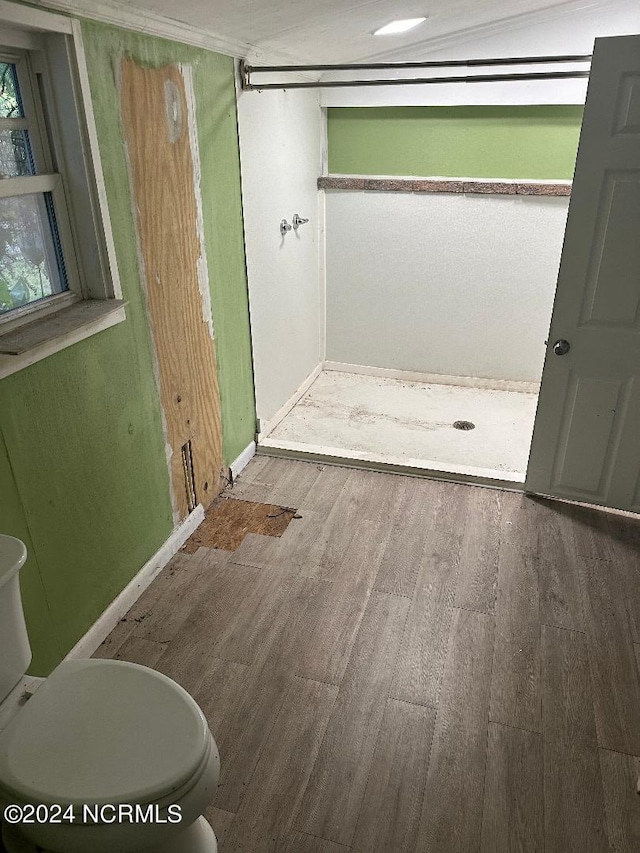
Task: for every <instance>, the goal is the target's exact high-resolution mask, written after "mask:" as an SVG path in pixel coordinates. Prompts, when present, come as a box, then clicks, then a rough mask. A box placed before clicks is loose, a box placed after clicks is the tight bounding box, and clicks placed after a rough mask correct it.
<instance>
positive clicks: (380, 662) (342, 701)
mask: <svg viewBox="0 0 640 853" xmlns="http://www.w3.org/2000/svg"><path fill="white" fill-rule="evenodd" d="M407 609H408V601H407V600H406V599H405V598H402V597H401V596H392V595H386V594H383V593H375V592H374V593H372V595H371V598H370V599H369V605H368V607H367V612H366V614H365V617H364V619H363V621H362V624H361V627H360V631H359V632H358V637H357V639H356V643H355V645H354V648H353V652H352V655H351V659H350V661H349V666H348V667H347V670H346V672H345V675H344V678H343V681H342V685H341V687H340V692H339V693H338V698H337V700H336V704H335V707H334V709H333V712H332V714H331V719H330V721H329V725H328V727H327V732H326V735H325V738H324V741H323V743H322V748H321V749H320V752H319V754H318V759H317V761H316V764H315V767H314V769H313V774H312V776H311V779H310V780H309V785H308V787H307V790H306V792H305V795H304V799H303V801H302V805H301V807H300V813H299V815H298V817H297V820H296V826H297V828H298V829H300V830H302V831H303V832H308V833H309V834H310V835H317V836H320V837H321V838H326V839H327V840H328V841H336V842H337V843H339V844H346V845H349V844H350V843H351V840H352V838H353V834H354V832H355V828H356V823H357V819H358V812H359V810H360V803H361V801H362V797H363V794H364V791H365V786H366V784H367V776H368V774H369V766H370V764H371V760H372V757H373V751H374V748H375V744H376V739H377V737H378V730H379V728H380V723H381V721H382V715H383V713H384V708H385V704H386V699H387V695H388V691H389V685H390V683H391V676H392V675H393V667H394V662H395V658H396V653H397V649H398V640H399V637H400V634H401V632H402V626H403V624H404V620H405V618H406V615H407Z"/></svg>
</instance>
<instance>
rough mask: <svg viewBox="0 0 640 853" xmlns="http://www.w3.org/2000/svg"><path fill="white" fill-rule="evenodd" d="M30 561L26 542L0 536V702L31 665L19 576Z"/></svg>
mask: <svg viewBox="0 0 640 853" xmlns="http://www.w3.org/2000/svg"><path fill="white" fill-rule="evenodd" d="M26 559H27V548H26V546H25V544H24V542H21V541H20V540H19V539H15V538H14V537H13V536H4V535H2V534H0V702H2V701H3V699H5V698H6V697H7V696H8V695H9V693H10V692H11V691H12V690H13V688H14V687H15V686H16V684H17V683H18V682H19V681H20V679H21V678H22V676H23V675H24V674H25V672H26V671H27V667H28V666H29V664H30V663H31V647H30V646H29V637H28V636H27V626H26V625H25V622H24V613H23V611H22V599H21V597H20V585H19V582H18V573H19V571H20V569H21V568H22V566H23V565H24V561H25V560H26Z"/></svg>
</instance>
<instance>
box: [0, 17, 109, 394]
mask: <svg viewBox="0 0 640 853" xmlns="http://www.w3.org/2000/svg"><path fill="white" fill-rule="evenodd" d="M123 319H125V316H124V307H123V303H122V301H121V300H120V289H119V282H118V278H117V267H116V263H115V253H114V249H113V240H112V237H111V230H110V224H109V218H108V209H107V205H106V195H105V191H104V181H103V178H102V173H101V169H100V161H99V154H98V146H97V139H96V133H95V127H94V123H93V112H92V107H91V99H90V94H89V86H88V78H87V74H86V68H85V66H84V54H83V50H82V36H81V30H80V25H79V24H78V22H76V21H72V20H70V19H69V18H64V17H61V16H58V15H53V14H50V13H47V12H42V11H40V10H36V9H32V8H29V7H21V6H16V5H15V4H13V3H7V2H5V0H0V377H2V376H4V375H7V374H8V373H12V372H15V370H16V369H21V367H24V366H26V365H27V364H31V363H33V362H34V361H37V360H39V359H40V358H44V357H46V356H47V355H49V354H51V353H52V352H56V351H57V350H58V349H61V348H63V347H64V346H69V345H71V344H72V343H75V342H77V341H78V340H82V339H83V338H84V337H87V336H88V335H89V334H94V333H95V332H97V331H101V330H102V329H104V328H107V327H108V326H110V325H113V324H114V323H116V322H120V321H121V320H123Z"/></svg>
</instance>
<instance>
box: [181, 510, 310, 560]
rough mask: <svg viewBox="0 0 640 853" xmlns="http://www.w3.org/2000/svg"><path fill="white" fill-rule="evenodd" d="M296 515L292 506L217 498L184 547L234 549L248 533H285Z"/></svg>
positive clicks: (266, 534) (191, 551)
mask: <svg viewBox="0 0 640 853" xmlns="http://www.w3.org/2000/svg"><path fill="white" fill-rule="evenodd" d="M295 515H296V510H295V509H292V508H291V507H283V506H277V505H276V504H261V503H253V501H240V500H229V499H228V498H218V499H217V500H215V501H214V502H213V503H212V504H211V506H210V507H209V509H208V510H207V512H206V514H205V517H204V521H203V522H202V524H201V525H200V527H198V529H197V530H196V531H195V533H193V535H192V536H190V537H189V539H187V541H186V543H185V545H184V548H183V549H182V550H183V551H186V552H187V553H188V554H194V553H195V552H196V551H197V550H198V548H201V547H203V546H204V547H205V548H219V549H221V550H222V551H235V550H236V548H238V547H239V546H240V543H241V542H242V540H243V539H244V537H245V536H246V535H247V533H261V534H262V535H263V536H282V534H283V533H284V531H285V530H286V529H287V527H288V526H289V522H290V521H291V519H292V518H293V517H294V516H295Z"/></svg>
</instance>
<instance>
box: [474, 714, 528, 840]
mask: <svg viewBox="0 0 640 853" xmlns="http://www.w3.org/2000/svg"><path fill="white" fill-rule="evenodd" d="M543 851H544V807H543V799H542V736H541V735H539V734H536V733H534V732H525V731H521V730H520V729H513V728H511V727H509V726H500V725H497V724H495V723H489V743H488V750H487V772H486V776H485V783H484V812H483V817H482V846H481V853H543Z"/></svg>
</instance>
